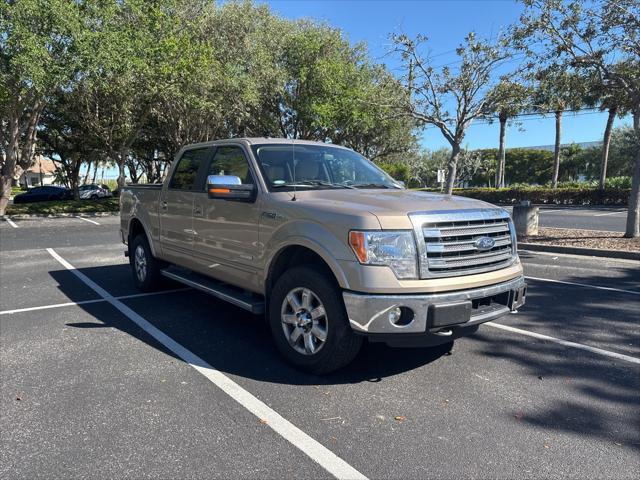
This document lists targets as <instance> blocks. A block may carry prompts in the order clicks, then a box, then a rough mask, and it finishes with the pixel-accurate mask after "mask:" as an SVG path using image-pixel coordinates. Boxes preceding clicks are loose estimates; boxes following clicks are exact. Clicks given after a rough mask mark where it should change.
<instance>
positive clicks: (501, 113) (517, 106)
mask: <svg viewBox="0 0 640 480" xmlns="http://www.w3.org/2000/svg"><path fill="white" fill-rule="evenodd" d="M531 94H532V92H531V89H530V88H529V87H527V86H526V85H524V84H523V83H522V82H519V81H513V80H511V79H510V78H509V77H506V76H503V77H502V78H501V79H500V83H498V85H496V86H495V87H494V88H493V90H492V91H491V92H490V94H489V96H490V97H491V101H489V102H488V105H490V106H491V107H492V110H491V111H489V112H488V114H489V118H490V119H492V118H493V115H494V114H497V116H498V121H499V122H500V137H499V138H500V140H499V148H498V151H499V153H498V162H497V167H498V168H497V169H496V188H504V185H505V178H504V173H505V159H506V154H505V136H506V130H507V121H508V120H509V119H510V118H513V117H514V116H516V115H518V114H519V113H521V112H522V111H523V110H524V109H525V108H526V107H527V106H528V105H529V103H530V101H531Z"/></svg>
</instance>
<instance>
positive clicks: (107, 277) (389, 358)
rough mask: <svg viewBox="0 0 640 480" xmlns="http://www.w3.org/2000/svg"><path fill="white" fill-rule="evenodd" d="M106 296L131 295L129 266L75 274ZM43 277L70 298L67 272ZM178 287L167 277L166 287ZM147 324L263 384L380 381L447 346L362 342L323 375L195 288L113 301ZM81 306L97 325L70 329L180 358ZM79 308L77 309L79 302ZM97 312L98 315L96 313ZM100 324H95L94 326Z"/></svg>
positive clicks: (241, 314)
mask: <svg viewBox="0 0 640 480" xmlns="http://www.w3.org/2000/svg"><path fill="white" fill-rule="evenodd" d="M78 271H79V272H81V273H83V274H84V275H86V276H87V277H89V278H90V279H92V280H93V281H95V282H96V283H98V284H99V285H100V286H101V287H103V288H105V289H106V290H107V291H109V292H110V293H112V294H113V295H116V296H118V295H133V294H136V293H138V292H137V291H136V290H135V287H134V285H133V281H132V280H131V274H130V269H129V266H128V265H126V264H123V265H112V266H101V267H90V268H81V269H78ZM50 275H51V276H52V277H53V279H54V280H56V282H57V283H58V288H59V289H60V290H61V291H62V292H64V293H65V295H67V296H68V297H70V298H73V297H74V296H77V293H76V292H77V289H78V282H69V272H68V271H66V270H59V271H52V272H50ZM182 287H183V285H181V284H177V283H174V282H172V281H170V280H167V281H166V282H165V285H164V288H166V289H167V290H170V289H177V288H182ZM120 301H121V302H123V303H124V304H125V305H127V306H129V307H130V308H132V309H133V310H134V311H135V312H136V313H138V314H139V315H141V316H142V317H143V318H144V319H145V320H147V321H148V322H149V323H150V324H152V325H153V326H155V327H157V328H158V329H159V330H161V331H162V332H163V333H165V334H166V335H168V336H169V337H171V338H172V339H173V340H175V341H176V342H178V343H179V344H180V345H182V346H183V347H184V348H186V349H187V350H189V351H190V352H192V353H194V354H195V355H197V356H198V357H199V358H200V359H201V360H202V361H203V364H202V366H206V365H207V364H208V365H210V366H212V367H213V368H215V369H217V370H220V371H221V372H224V373H228V374H231V375H237V376H240V377H244V378H251V379H255V380H259V381H264V382H273V383H283V384H292V385H332V384H343V383H358V382H362V381H370V382H379V381H382V380H383V379H384V378H386V377H390V376H393V375H397V374H399V373H403V372H406V371H410V370H413V369H416V368H419V367H422V366H424V365H426V364H428V363H430V362H433V361H436V360H438V359H439V358H440V357H442V356H444V355H447V354H448V353H449V351H450V349H451V344H445V345H442V346H440V347H435V348H433V347H432V348H428V349H421V348H411V349H395V348H389V347H387V346H386V345H384V344H367V343H366V342H365V344H364V346H363V348H362V350H361V352H360V354H359V355H358V357H356V359H355V360H354V361H353V362H352V363H351V364H350V365H349V366H347V367H346V368H344V369H342V370H340V371H339V372H335V373H333V374H330V375H326V376H317V375H311V374H306V373H304V372H300V371H299V370H296V369H294V368H293V367H291V366H289V365H288V364H287V363H286V362H285V361H284V360H282V358H281V357H280V355H279V354H278V352H277V351H276V349H275V347H274V346H273V342H272V339H271V332H270V329H269V328H268V325H267V324H266V321H265V320H264V318H263V317H262V316H255V315H252V314H250V313H248V312H246V311H244V310H242V309H239V308H237V307H234V306H233V305H230V304H228V303H226V302H223V301H221V300H217V299H215V298H213V297H210V296H208V295H205V294H203V293H200V292H198V291H194V290H186V291H181V292H173V293H166V294H158V295H150V296H145V297H138V298H130V299H122V300H120ZM91 305H92V304H88V305H87V306H86V308H84V310H85V311H86V312H87V313H89V314H90V315H92V316H93V317H94V318H95V320H96V321H97V322H77V323H68V324H67V325H68V326H70V327H74V328H86V329H91V328H104V327H111V328H117V329H119V330H121V331H123V332H125V333H127V334H129V335H131V336H133V337H135V338H137V339H138V340H140V341H143V342H145V343H146V344H148V345H150V346H152V347H153V348H156V349H158V350H160V351H162V352H164V353H165V354H167V355H171V356H173V357H175V358H179V357H178V356H177V355H176V354H175V353H174V352H171V351H170V350H168V349H167V348H165V347H164V346H163V345H162V344H160V343H159V342H157V341H156V340H155V339H154V338H153V337H152V336H151V335H149V334H148V333H147V332H145V331H144V330H143V329H141V328H140V327H138V325H136V324H135V323H134V322H132V321H131V320H129V319H128V318H126V317H125V316H124V315H121V314H120V315H116V316H114V315H109V316H107V315H104V316H102V317H101V316H100V314H99V313H98V314H96V309H92V308H91ZM79 307H81V308H83V305H79ZM96 315H98V316H96ZM98 322H99V323H98Z"/></svg>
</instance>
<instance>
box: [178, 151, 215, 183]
mask: <svg viewBox="0 0 640 480" xmlns="http://www.w3.org/2000/svg"><path fill="white" fill-rule="evenodd" d="M210 152H211V148H194V149H192V150H187V151H186V152H184V153H183V154H182V157H181V158H180V160H178V165H177V166H176V169H175V170H174V172H173V176H172V177H171V182H170V183H169V188H170V189H172V190H195V188H196V182H197V179H198V172H199V171H200V168H201V167H202V165H204V163H205V161H206V160H207V158H208V157H209V153H210Z"/></svg>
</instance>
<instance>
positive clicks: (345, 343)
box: [269, 266, 363, 374]
mask: <svg viewBox="0 0 640 480" xmlns="http://www.w3.org/2000/svg"><path fill="white" fill-rule="evenodd" d="M269 324H270V327H271V333H272V335H273V338H274V341H275V344H276V347H277V348H278V350H279V351H280V353H281V354H282V355H283V356H284V357H285V358H286V359H287V360H288V361H289V362H290V363H292V364H293V365H295V366H296V367H298V368H300V369H302V370H305V371H307V372H311V373H315V374H325V373H329V372H332V371H334V370H337V369H339V368H342V367H344V366H346V365H347V364H349V363H350V362H351V361H352V360H353V359H354V358H355V356H356V355H357V354H358V352H359V351H360V347H361V346H362V342H363V339H362V337H359V336H357V335H355V334H354V333H353V331H352V330H351V327H350V326H349V321H348V318H347V313H346V310H345V308H344V303H343V301H342V293H341V291H340V289H339V288H338V286H337V285H336V283H335V281H334V280H333V279H332V278H330V277H329V275H328V274H324V273H321V272H318V270H317V269H314V268H312V267H310V266H302V267H295V268H292V269H291V270H288V271H287V272H285V273H284V274H283V275H282V276H281V277H280V278H279V279H278V281H277V282H276V285H275V287H274V288H273V291H272V294H271V301H270V306H269Z"/></svg>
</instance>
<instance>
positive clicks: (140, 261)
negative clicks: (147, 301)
mask: <svg viewBox="0 0 640 480" xmlns="http://www.w3.org/2000/svg"><path fill="white" fill-rule="evenodd" d="M130 252H131V254H130V257H129V259H130V263H131V272H132V273H133V281H134V283H135V285H136V287H137V288H138V289H139V290H142V291H143V292H151V291H153V290H156V289H157V288H158V285H159V284H160V280H161V275H160V269H161V268H162V264H161V262H160V261H159V260H157V259H156V258H155V257H154V256H153V255H152V253H151V247H150V246H149V242H148V241H147V237H146V236H145V235H138V236H137V237H136V238H134V239H133V242H132V243H131V250H130Z"/></svg>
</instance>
